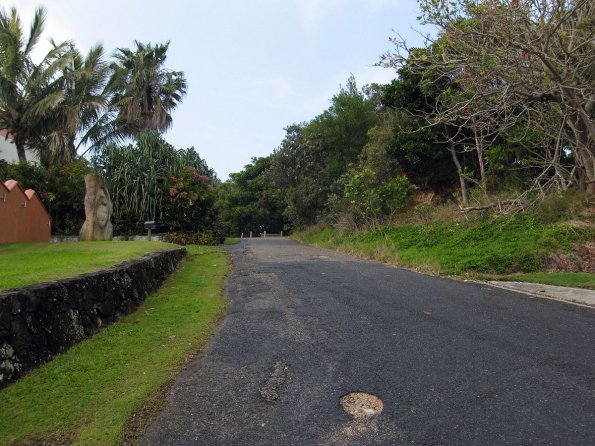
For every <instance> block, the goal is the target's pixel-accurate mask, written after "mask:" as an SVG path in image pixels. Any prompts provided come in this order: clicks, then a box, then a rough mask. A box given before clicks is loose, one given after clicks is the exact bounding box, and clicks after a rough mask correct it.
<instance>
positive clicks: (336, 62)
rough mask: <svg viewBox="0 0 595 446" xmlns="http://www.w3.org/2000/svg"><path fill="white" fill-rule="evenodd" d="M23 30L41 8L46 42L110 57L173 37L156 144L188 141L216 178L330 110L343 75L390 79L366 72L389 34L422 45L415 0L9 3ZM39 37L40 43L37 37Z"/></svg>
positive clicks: (387, 73) (383, 72)
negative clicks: (177, 86) (177, 79)
mask: <svg viewBox="0 0 595 446" xmlns="http://www.w3.org/2000/svg"><path fill="white" fill-rule="evenodd" d="M0 4H2V5H3V6H4V8H5V9H8V8H10V7H12V6H16V7H17V9H18V11H19V13H20V15H21V19H22V20H23V22H24V24H25V25H26V27H27V28H28V27H29V24H30V21H31V18H32V16H33V11H34V10H35V7H36V6H38V5H43V6H45V7H46V10H47V22H46V32H45V36H44V37H45V38H49V37H53V38H54V40H56V41H62V40H65V39H73V40H74V41H75V42H76V43H77V45H78V46H79V48H80V49H81V50H83V51H85V52H86V51H87V50H88V49H89V48H90V47H91V46H92V45H93V44H95V43H97V42H101V43H102V44H103V45H104V47H105V49H106V51H107V53H108V54H112V53H113V51H114V49H115V48H119V47H128V48H132V46H133V41H134V40H139V41H142V42H145V43H146V42H152V43H156V42H164V41H166V40H170V41H171V44H170V47H169V52H168V59H167V63H166V66H167V68H170V69H173V70H179V71H184V72H185V74H186V78H187V80H188V86H189V88H188V94H187V96H186V97H185V99H184V101H183V103H182V104H181V105H180V106H179V107H178V109H177V110H176V112H175V113H174V115H173V118H174V122H173V127H172V129H171V130H169V131H168V132H167V133H166V134H165V139H166V140H167V141H169V142H170V143H171V144H173V145H174V146H176V147H177V148H186V147H190V146H193V147H194V148H195V149H196V150H197V151H198V153H199V154H200V155H201V157H203V158H205V159H206V161H207V163H208V164H209V166H211V167H212V168H214V169H215V171H216V172H217V174H218V176H219V178H221V179H222V180H225V179H227V176H228V174H229V173H230V172H237V171H240V170H241V169H242V168H243V166H244V165H245V164H247V163H249V162H250V158H251V157H252V156H266V155H268V154H270V153H271V152H272V151H273V150H274V149H275V148H276V147H278V145H279V143H280V142H281V140H282V139H283V136H284V134H285V132H284V130H283V129H284V128H285V127H286V126H288V125H290V124H292V123H294V122H302V121H307V120H310V119H312V118H313V117H314V116H316V115H318V114H319V113H321V112H322V111H323V110H325V109H326V108H327V107H328V105H329V99H330V98H331V97H332V95H333V94H335V93H336V92H337V91H338V90H339V85H340V84H343V85H344V84H345V82H346V80H347V77H348V76H349V74H350V73H353V74H354V75H355V78H356V81H357V83H358V85H359V86H362V85H364V84H367V83H371V82H379V83H387V82H389V81H390V80H391V79H393V78H394V77H395V75H394V72H393V71H392V70H388V69H383V68H378V67H374V66H373V65H374V63H375V62H376V61H377V60H378V58H379V55H380V54H382V53H384V52H385V51H387V50H389V49H390V48H391V46H390V44H389V42H388V38H389V37H390V36H391V35H394V32H393V31H396V32H398V33H399V34H401V35H404V36H407V38H408V40H410V41H411V42H416V41H417V42H419V41H420V38H419V36H418V35H417V33H416V32H414V31H413V29H412V28H418V27H417V24H416V20H415V18H416V16H417V15H418V9H417V3H416V1H415V0H250V1H248V0H194V1H192V0H187V1H186V0H169V1H156V0H102V1H97V0H93V1H89V0H44V1H34V0H18V1H1V2H0ZM44 40H45V39H44Z"/></svg>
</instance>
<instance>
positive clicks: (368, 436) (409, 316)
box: [142, 238, 595, 446]
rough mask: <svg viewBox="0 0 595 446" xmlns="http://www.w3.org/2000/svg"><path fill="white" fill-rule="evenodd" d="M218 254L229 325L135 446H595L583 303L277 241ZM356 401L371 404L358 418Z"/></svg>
mask: <svg viewBox="0 0 595 446" xmlns="http://www.w3.org/2000/svg"><path fill="white" fill-rule="evenodd" d="M229 250H230V252H231V254H232V256H233V262H234V269H233V273H232V274H231V275H230V276H229V278H228V279H227V283H226V290H225V293H226V295H227V297H228V298H229V299H230V300H231V303H230V306H229V308H228V311H227V315H226V317H225V319H224V320H223V322H222V323H221V324H220V326H219V327H218V329H217V330H216V332H215V335H214V336H213V338H212V339H211V341H210V342H209V344H208V345H207V347H206V348H205V350H204V351H203V352H202V353H201V354H200V355H199V356H198V357H197V358H196V359H195V360H194V361H193V362H192V363H191V364H190V365H189V366H188V367H187V369H185V370H184V371H182V372H181V373H180V374H179V375H178V377H177V379H176V382H175V384H174V386H173V388H172V390H171V393H170V395H169V397H168V401H169V405H168V407H167V408H166V409H165V410H164V411H163V412H162V413H161V414H160V415H159V416H158V418H157V420H156V421H155V422H154V423H153V424H152V425H151V426H150V427H149V429H148V430H147V432H146V435H145V437H144V438H143V439H142V444H143V445H177V446H178V445H180V446H181V445H213V446H215V445H238V446H239V445H593V444H595V310H594V309H593V308H589V307H583V306H577V305H572V304H567V303H563V302H557V301H554V300H547V299H538V298H532V297H529V296H527V295H525V294H518V293H515V292H513V291H510V290H506V289H501V288H494V287H491V286H489V285H487V284H481V283H474V282H469V283H463V282H458V281H454V280H450V279H447V278H439V277H431V276H426V275H421V274H417V273H414V272H411V271H408V270H404V269H399V268H394V267H390V266H386V265H382V264H378V263H373V262H366V261H361V260H358V259H355V258H353V257H349V256H345V255H342V254H338V253H334V252H331V251H326V250H321V249H316V248H313V247H309V246H305V245H301V244H299V243H297V242H295V241H292V240H288V239H278V238H277V239H273V238H271V239H251V240H244V241H242V242H241V243H240V244H238V245H234V246H231V247H229ZM351 392H355V393H354V394H352V395H348V394H350V393H351ZM359 392H361V393H359ZM366 394H368V396H366ZM353 395H355V396H359V395H364V401H365V400H366V398H367V399H368V400H369V401H378V399H379V400H380V401H381V402H377V403H376V406H375V408H374V410H371V409H368V408H365V407H364V408H363V409H362V408H357V407H356V411H357V410H359V412H356V413H360V414H363V416H360V417H355V416H352V415H350V414H348V413H347V412H346V411H344V410H343V408H342V406H341V401H342V397H346V398H343V401H344V400H346V399H347V400H349V403H350V404H355V403H357V401H356V398H355V397H353ZM374 397H377V398H374Z"/></svg>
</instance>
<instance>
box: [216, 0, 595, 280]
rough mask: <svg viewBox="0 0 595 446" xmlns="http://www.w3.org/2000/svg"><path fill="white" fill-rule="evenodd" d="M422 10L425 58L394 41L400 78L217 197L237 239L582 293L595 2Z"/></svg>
mask: <svg viewBox="0 0 595 446" xmlns="http://www.w3.org/2000/svg"><path fill="white" fill-rule="evenodd" d="M418 3H419V6H420V16H419V21H420V24H423V25H428V26H429V27H430V29H432V30H434V34H432V35H430V36H428V39H427V40H426V42H425V45H424V46H422V47H417V48H415V47H411V46H410V45H408V43H407V42H406V41H403V40H402V39H401V38H400V37H399V36H393V37H391V38H390V41H391V42H392V45H393V46H392V49H391V50H390V51H388V52H386V53H385V54H383V55H381V56H380V57H379V60H378V65H379V66H384V67H386V68H387V69H392V70H395V71H394V73H395V79H394V80H393V81H391V82H390V83H388V84H386V85H376V84H373V85H366V86H363V87H358V86H357V84H356V80H355V78H354V77H353V76H351V77H350V78H349V79H347V82H346V84H345V85H344V86H341V87H340V89H339V91H338V92H337V93H336V94H335V95H334V96H333V97H332V98H331V100H330V106H329V107H328V108H327V109H326V110H324V111H322V112H321V113H320V114H319V115H317V116H315V117H314V118H312V119H311V120H309V121H307V122H302V123H294V124H291V125H288V126H287V128H286V135H285V138H284V139H283V140H282V141H281V143H280V145H279V146H278V147H277V148H276V149H275V150H274V151H273V153H272V154H271V155H269V156H268V157H264V158H254V159H253V160H252V162H251V163H250V164H249V165H247V166H245V169H244V170H243V171H242V172H238V173H236V174H233V175H232V176H231V180H230V181H228V182H226V183H224V184H223V185H222V187H220V188H219V197H218V198H219V199H218V206H219V207H220V215H221V218H222V219H223V221H224V222H225V224H226V225H227V226H228V227H229V228H230V233H231V234H234V235H239V234H241V233H242V232H244V233H247V232H248V231H252V232H253V233H255V234H259V233H260V234H261V233H263V232H264V231H267V232H278V229H279V228H280V229H282V230H283V231H284V232H285V233H289V232H294V234H297V236H298V237H300V238H301V239H302V240H304V241H307V242H311V243H318V244H320V245H323V246H327V247H333V248H337V249H342V250H344V251H347V252H352V253H356V254H359V255H364V256H366V257H371V258H376V259H380V260H383V261H390V262H392V263H396V264H399V265H403V266H407V267H412V268H418V269H422V270H425V271H431V272H433V273H441V274H452V275H460V276H473V277H479V275H480V274H488V275H489V274H492V275H497V276H500V275H507V274H512V273H535V272H552V273H553V272H564V273H567V274H564V275H561V274H557V275H551V276H548V279H542V277H544V276H537V275H527V276H523V277H524V278H525V279H526V280H531V279H535V280H537V279H538V278H539V280H548V281H549V282H552V281H555V282H556V283H558V284H568V285H578V284H583V286H588V283H590V280H591V279H589V278H590V277H591V276H592V274H593V273H595V266H594V264H595V260H594V259H595V245H593V242H592V241H593V239H594V238H595V237H594V233H593V222H594V221H595V211H594V202H593V200H594V197H595V163H594V162H593V160H594V159H595V152H594V150H595V125H594V124H593V123H594V122H595V121H594V118H595V87H594V86H595V82H594V81H595V78H594V71H593V69H592V68H593V66H595V56H594V54H595V53H593V51H590V50H588V48H590V46H591V44H592V42H593V39H594V28H593V17H594V14H595V6H594V3H593V2H592V1H588V0H579V1H576V2H569V1H567V0H538V1H530V0H518V1H517V0H502V1H496V2H475V1H466V0H459V1H454V2H447V1H435V0H421V1H419V2H418ZM577 273H580V274H577ZM585 284H587V285H585Z"/></svg>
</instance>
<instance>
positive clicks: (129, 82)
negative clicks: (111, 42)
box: [108, 41, 187, 137]
mask: <svg viewBox="0 0 595 446" xmlns="http://www.w3.org/2000/svg"><path fill="white" fill-rule="evenodd" d="M134 43H135V45H136V48H135V50H134V51H133V50H130V49H128V48H119V49H117V50H116V53H115V54H114V58H115V62H114V63H112V64H111V69H112V75H111V78H110V80H109V83H108V90H109V91H110V92H111V93H112V98H111V102H110V103H111V105H112V107H115V108H116V109H117V118H116V124H117V126H118V127H119V129H120V131H121V132H123V133H124V134H126V135H128V136H133V137H137V136H138V135H139V134H140V133H141V132H142V131H143V130H157V131H159V132H164V131H166V130H167V129H168V128H169V127H170V126H171V123H172V117H171V113H172V111H173V110H174V109H175V108H176V107H177V105H178V104H179V103H180V102H181V100H182V98H183V97H184V95H185V94H186V86H187V85H186V79H185V77H184V73H183V72H181V71H171V70H168V69H166V68H164V63H165V60H166V53H167V49H168V47H169V42H166V43H165V44H155V45H151V44H150V43H148V44H143V43H141V42H137V41H135V42H134Z"/></svg>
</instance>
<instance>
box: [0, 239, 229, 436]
mask: <svg viewBox="0 0 595 446" xmlns="http://www.w3.org/2000/svg"><path fill="white" fill-rule="evenodd" d="M188 251H189V252H188V257H187V259H186V260H184V262H183V263H182V266H181V267H180V269H179V271H177V272H176V273H175V274H174V275H173V276H172V277H171V278H170V279H169V280H168V281H167V282H166V283H165V284H164V285H163V287H162V288H161V289H160V290H159V291H158V292H156V293H155V294H153V295H151V296H149V297H148V298H147V300H146V301H145V302H144V303H143V304H142V305H141V306H140V307H139V309H138V310H137V311H136V312H135V313H134V314H131V315H129V316H126V317H124V318H122V319H121V320H120V321H118V322H116V323H114V324H112V325H110V326H109V327H107V328H105V329H104V330H102V331H101V332H99V333H98V334H97V335H95V336H94V337H93V338H90V339H87V340H84V341H82V342H81V343H80V344H77V345H75V346H74V347H72V348H71V349H70V350H69V351H68V352H66V353H64V354H62V355H59V356H57V357H56V358H54V359H53V360H52V361H51V362H49V363H47V364H44V365H42V366H41V367H39V368H38V369H36V370H34V371H33V372H31V373H30V374H28V375H27V376H25V377H23V378H22V379H20V380H19V381H17V382H16V383H13V384H11V385H10V386H8V387H6V388H4V389H2V390H0V398H1V399H2V410H1V411H0V444H18V445H27V444H71V443H72V444H78V445H113V444H121V443H122V442H123V441H124V439H126V440H127V441H131V440H132V439H133V438H135V437H136V436H138V435H139V434H140V433H142V431H143V429H144V428H145V426H146V425H147V423H148V422H149V421H150V419H151V416H152V415H154V414H155V413H157V412H158V411H159V410H160V409H161V408H162V407H163V405H164V404H165V402H164V400H163V399H161V398H164V397H165V396H164V395H161V396H158V395H157V392H158V390H159V389H160V388H162V387H163V386H167V385H168V384H169V383H170V382H171V381H172V379H173V378H174V376H175V374H176V373H177V372H178V371H179V370H180V368H181V367H182V366H183V365H184V364H185V363H186V362H187V361H188V360H189V359H190V358H191V357H193V355H195V354H196V353H197V352H198V351H199V350H200V349H201V348H202V347H203V345H204V344H205V342H206V341H207V339H208V338H209V337H210V335H211V333H212V331H213V329H214V326H215V324H216V322H217V320H218V319H219V318H220V317H221V316H222V314H223V311H224V308H225V306H226V302H225V300H224V299H223V298H222V297H221V289H222V282H223V277H224V276H225V274H226V273H227V271H228V270H229V264H228V260H227V258H226V256H225V253H224V252H223V251H221V250H219V249H216V248H209V247H198V246H189V247H188ZM156 395H157V396H156Z"/></svg>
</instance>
